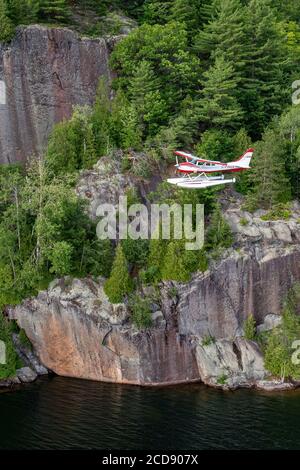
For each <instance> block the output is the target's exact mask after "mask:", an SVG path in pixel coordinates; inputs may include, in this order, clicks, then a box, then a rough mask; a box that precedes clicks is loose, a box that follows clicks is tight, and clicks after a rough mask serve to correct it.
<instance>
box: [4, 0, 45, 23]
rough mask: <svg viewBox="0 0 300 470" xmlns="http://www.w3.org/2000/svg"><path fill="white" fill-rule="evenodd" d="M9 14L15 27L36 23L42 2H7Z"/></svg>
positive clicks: (18, 0)
mask: <svg viewBox="0 0 300 470" xmlns="http://www.w3.org/2000/svg"><path fill="white" fill-rule="evenodd" d="M5 1H6V4H7V14H8V16H9V18H10V19H11V21H12V22H13V24H14V25H16V26H17V25H19V24H28V23H31V22H34V21H36V19H37V16H38V12H39V9H40V0H22V1H20V0H5Z"/></svg>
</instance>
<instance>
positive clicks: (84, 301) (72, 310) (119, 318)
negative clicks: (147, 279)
mask: <svg viewBox="0 0 300 470" xmlns="http://www.w3.org/2000/svg"><path fill="white" fill-rule="evenodd" d="M162 314H163V313H162ZM10 317H11V318H14V319H16V320H17V321H18V323H19V325H20V326H21V327H22V328H24V329H25V331H26V334H27V336H28V338H29V339H30V341H31V342H32V344H34V347H35V351H36V352H37V354H38V356H39V358H40V360H41V361H42V363H43V364H44V365H45V366H46V367H47V368H49V369H51V370H52V371H53V372H55V373H57V374H59V375H63V376H71V377H80V378H85V379H93V380H101V381H107V382H118V383H132V384H142V385H154V384H170V383H179V382H190V381H193V380H199V375H198V368H197V364H196V359H195V357H194V356H193V354H192V352H191V349H192V344H191V341H189V340H187V339H186V338H183V337H182V336H181V335H180V333H179V332H178V331H176V329H175V328H173V325H172V324H170V325H169V327H165V326H164V327H161V322H159V326H157V327H153V328H151V329H150V330H149V331H138V330H136V329H135V328H134V327H133V326H132V324H131V323H130V322H129V313H128V311H127V309H126V306H125V305H124V304H117V305H112V304H110V302H109V301H108V299H107V297H106V295H105V293H104V291H103V281H102V280H101V279H99V280H98V282H95V281H93V280H91V279H86V280H73V281H71V280H69V279H68V278H67V279H62V280H59V281H57V282H55V283H53V284H52V286H50V287H49V289H48V290H47V291H43V292H40V293H39V295H38V296H37V297H36V298H34V299H28V300H26V301H24V302H23V303H22V305H20V306H18V307H15V308H13V309H11V310H10Z"/></svg>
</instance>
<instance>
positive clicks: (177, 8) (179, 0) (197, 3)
mask: <svg viewBox="0 0 300 470" xmlns="http://www.w3.org/2000/svg"><path fill="white" fill-rule="evenodd" d="M207 7H208V2H206V1H203V0H175V1H174V2H173V5H172V8H171V18H172V19H174V20H175V21H178V22H180V23H184V24H185V25H186V30H187V32H188V36H189V38H190V39H191V40H193V39H194V36H195V34H196V33H197V32H198V31H199V30H200V29H201V28H202V27H203V24H204V23H205V22H206V21H207V19H208V18H207V15H208V10H207Z"/></svg>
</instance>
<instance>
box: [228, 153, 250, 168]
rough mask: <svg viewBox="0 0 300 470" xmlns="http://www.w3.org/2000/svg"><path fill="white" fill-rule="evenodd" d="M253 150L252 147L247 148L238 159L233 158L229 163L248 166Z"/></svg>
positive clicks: (242, 166) (243, 166)
mask: <svg viewBox="0 0 300 470" xmlns="http://www.w3.org/2000/svg"><path fill="white" fill-rule="evenodd" d="M253 152H254V149H252V148H250V149H247V150H246V152H245V153H244V154H243V155H242V156H241V157H240V158H239V159H238V160H235V161H234V162H231V163H233V164H235V165H236V166H239V167H240V168H250V162H251V158H252V156H253Z"/></svg>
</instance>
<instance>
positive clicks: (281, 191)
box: [248, 129, 291, 209]
mask: <svg viewBox="0 0 300 470" xmlns="http://www.w3.org/2000/svg"><path fill="white" fill-rule="evenodd" d="M252 179H253V188H252V191H251V192H250V193H249V195H248V203H249V204H250V205H251V206H252V207H263V208H266V209H270V208H272V206H273V205H274V204H278V203H285V202H287V201H289V200H290V198H291V188H290V184H289V180H288V178H287V175H286V172H285V164H284V148H283V145H282V142H280V141H279V140H278V135H277V132H276V129H268V130H267V131H266V132H265V133H264V135H263V139H262V141H261V142H259V143H257V145H256V147H255V155H254V161H253V169H252Z"/></svg>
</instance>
